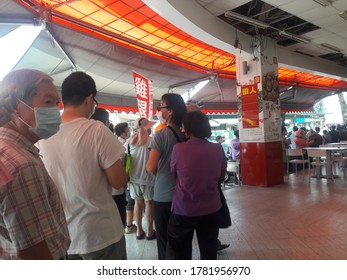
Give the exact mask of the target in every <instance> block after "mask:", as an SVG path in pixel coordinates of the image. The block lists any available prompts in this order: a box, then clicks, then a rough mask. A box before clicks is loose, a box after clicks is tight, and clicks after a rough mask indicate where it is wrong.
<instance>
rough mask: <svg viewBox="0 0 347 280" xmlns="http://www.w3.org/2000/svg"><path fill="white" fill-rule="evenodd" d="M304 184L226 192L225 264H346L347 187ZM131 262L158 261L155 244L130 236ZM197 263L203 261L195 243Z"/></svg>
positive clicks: (290, 180) (292, 178) (290, 179)
mask: <svg viewBox="0 0 347 280" xmlns="http://www.w3.org/2000/svg"><path fill="white" fill-rule="evenodd" d="M346 181H347V180H346V179H345V178H343V174H341V175H340V177H339V178H337V179H335V181H334V182H332V181H331V180H329V181H327V180H326V179H311V182H310V183H309V182H308V177H307V176H306V178H305V180H303V177H302V174H301V172H299V173H298V175H295V174H290V175H289V176H286V177H285V184H283V185H279V186H275V187H270V188H259V187H249V186H245V185H243V186H242V187H229V188H228V186H227V188H226V189H225V191H224V194H225V196H226V199H227V201H228V204H229V209H230V213H231V216H232V221H233V225H232V226H231V227H230V228H229V229H222V230H221V231H220V235H219V236H220V240H221V241H222V242H223V243H230V247H229V248H227V249H225V250H224V251H221V252H220V253H219V254H218V259H223V260H257V259H261V260H269V259H270V260H283V259H284V260H292V259H294V260H306V259H310V260H336V259H344V260H346V259H347V183H346ZM126 239H127V251H128V259H131V260H134V259H143V260H145V259H146V260H148V259H150V260H151V259H157V253H156V241H155V240H154V241H146V240H136V238H135V234H131V235H126ZM193 242H194V253H193V258H194V259H199V252H198V248H197V242H196V240H194V241H193Z"/></svg>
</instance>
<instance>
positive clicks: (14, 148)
mask: <svg viewBox="0 0 347 280" xmlns="http://www.w3.org/2000/svg"><path fill="white" fill-rule="evenodd" d="M0 160H1V162H2V163H3V164H4V166H5V167H6V169H7V172H9V174H10V175H11V177H12V179H11V180H10V181H8V182H7V183H5V184H3V185H2V186H1V187H0V258H1V259H15V258H16V255H17V251H19V250H24V249H27V248H30V247H32V246H34V245H36V244H38V243H40V242H42V241H45V242H46V244H47V246H48V248H49V250H50V252H51V255H52V257H53V258H54V259H59V258H61V257H63V256H64V255H65V254H66V252H67V250H68V247H69V245H70V238H69V233H68V228H67V224H66V219H65V215H64V211H63V207H62V203H61V200H60V197H59V193H58V191H57V189H56V186H55V184H54V183H53V181H52V179H51V178H50V176H49V175H48V173H47V171H46V169H45V167H44V165H43V163H42V161H41V158H40V156H39V154H38V149H37V148H36V147H35V146H34V145H33V144H32V143H31V142H30V141H29V140H27V139H26V138H24V137H23V136H22V135H20V134H18V133H17V132H15V131H14V130H11V129H7V128H3V127H1V128H0Z"/></svg>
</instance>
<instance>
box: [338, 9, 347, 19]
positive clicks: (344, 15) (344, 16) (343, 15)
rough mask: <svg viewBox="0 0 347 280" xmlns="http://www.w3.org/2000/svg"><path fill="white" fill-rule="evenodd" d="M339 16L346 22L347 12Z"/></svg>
mask: <svg viewBox="0 0 347 280" xmlns="http://www.w3.org/2000/svg"><path fill="white" fill-rule="evenodd" d="M339 16H340V17H342V18H343V19H344V20H347V11H343V12H341V13H339Z"/></svg>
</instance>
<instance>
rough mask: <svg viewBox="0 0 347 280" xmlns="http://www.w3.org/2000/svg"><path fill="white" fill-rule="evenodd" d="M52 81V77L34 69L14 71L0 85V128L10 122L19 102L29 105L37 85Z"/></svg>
mask: <svg viewBox="0 0 347 280" xmlns="http://www.w3.org/2000/svg"><path fill="white" fill-rule="evenodd" d="M44 80H47V81H53V79H52V77H51V76H49V75H47V74H45V73H43V72H41V71H38V70H34V69H21V70H14V71H11V72H10V73H8V74H7V75H6V76H5V77H4V78H3V79H2V81H1V83H0V126H3V125H5V124H6V123H8V122H9V121H10V120H11V114H12V113H13V111H14V109H15V108H16V105H17V100H21V101H23V102H25V103H27V104H29V105H30V102H31V99H32V97H33V96H34V95H35V94H36V93H37V85H38V84H39V83H41V82H42V81H44Z"/></svg>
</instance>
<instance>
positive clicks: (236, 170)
mask: <svg viewBox="0 0 347 280" xmlns="http://www.w3.org/2000/svg"><path fill="white" fill-rule="evenodd" d="M227 173H229V174H230V173H233V174H234V176H235V183H236V184H239V185H241V176H240V175H241V174H240V161H238V160H233V161H228V165H227Z"/></svg>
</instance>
